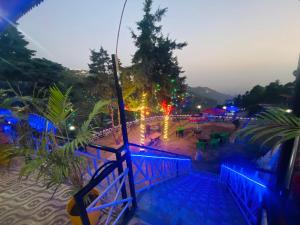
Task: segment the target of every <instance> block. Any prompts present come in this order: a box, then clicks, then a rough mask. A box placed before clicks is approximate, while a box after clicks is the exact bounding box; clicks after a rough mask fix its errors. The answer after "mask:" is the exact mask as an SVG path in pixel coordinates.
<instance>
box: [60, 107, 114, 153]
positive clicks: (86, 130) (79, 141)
mask: <svg viewBox="0 0 300 225" xmlns="http://www.w3.org/2000/svg"><path fill="white" fill-rule="evenodd" d="M108 103H109V101H98V102H97V103H96V104H95V106H94V108H93V110H92V112H91V113H90V114H89V116H88V119H87V120H86V121H85V122H83V124H82V125H81V127H80V128H79V130H78V132H77V134H76V137H75V138H74V139H73V140H72V141H70V142H68V143H66V144H65V145H64V148H65V150H66V151H67V152H69V151H74V150H76V149H78V147H79V146H84V145H86V144H88V142H89V141H90V140H91V139H92V137H93V131H94V128H92V127H91V123H92V121H93V119H94V118H95V117H96V116H97V115H98V114H99V113H101V112H103V111H105V106H106V105H107V104H108Z"/></svg>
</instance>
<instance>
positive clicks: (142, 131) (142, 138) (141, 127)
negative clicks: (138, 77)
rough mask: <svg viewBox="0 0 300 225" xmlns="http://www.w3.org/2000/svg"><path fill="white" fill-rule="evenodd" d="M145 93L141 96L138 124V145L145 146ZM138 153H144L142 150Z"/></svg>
mask: <svg viewBox="0 0 300 225" xmlns="http://www.w3.org/2000/svg"><path fill="white" fill-rule="evenodd" d="M146 96H147V94H146V93H143V94H142V102H141V115H140V116H141V123H140V135H141V136H140V145H144V144H145V111H146V110H145V108H146ZM140 151H144V148H140Z"/></svg>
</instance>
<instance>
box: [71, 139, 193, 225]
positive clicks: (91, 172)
mask: <svg viewBox="0 0 300 225" xmlns="http://www.w3.org/2000/svg"><path fill="white" fill-rule="evenodd" d="M130 147H131V148H140V147H143V149H145V150H147V152H139V151H135V150H134V149H133V150H132V151H129V149H130ZM154 153H155V154H154ZM76 154H77V155H78V156H81V157H84V158H85V159H86V173H85V176H86V179H87V180H88V182H87V185H86V186H85V187H84V188H83V189H82V190H80V191H79V192H78V193H77V194H76V195H75V196H74V199H75V202H76V204H77V206H78V208H79V209H80V216H81V219H82V222H83V224H84V225H91V221H90V219H89V216H88V215H89V213H93V212H101V215H102V216H101V219H100V223H101V224H117V223H118V222H120V220H124V218H125V217H124V215H132V212H133V211H134V209H135V208H136V204H137V203H136V197H135V196H136V194H135V193H136V192H137V193H139V192H141V191H143V190H145V189H147V188H150V187H152V186H153V185H156V184H159V183H160V182H163V181H165V180H168V179H171V178H174V177H176V176H180V175H183V174H185V173H188V172H189V171H190V170H191V159H190V158H188V157H186V156H183V155H179V154H174V153H170V152H166V151H163V150H159V149H154V148H151V147H147V146H140V145H137V144H133V143H130V144H129V146H128V149H126V148H125V147H121V148H120V149H114V148H110V147H105V146H101V145H94V144H91V145H88V146H86V147H85V148H81V149H79V150H77V151H76ZM93 189H94V190H95V189H96V190H97V192H99V195H98V197H97V198H95V199H94V200H93V201H92V202H91V203H90V204H89V205H88V206H85V205H84V198H85V197H86V196H87V195H88V194H89V193H90V192H91V191H92V190H93Z"/></svg>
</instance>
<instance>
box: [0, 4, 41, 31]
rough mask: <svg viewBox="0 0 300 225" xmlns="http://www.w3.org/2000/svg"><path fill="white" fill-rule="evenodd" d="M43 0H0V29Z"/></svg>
mask: <svg viewBox="0 0 300 225" xmlns="http://www.w3.org/2000/svg"><path fill="white" fill-rule="evenodd" d="M42 1H43V0H1V1H0V31H2V30H3V29H4V28H5V26H6V25H7V24H9V23H10V22H13V23H15V22H16V21H17V20H18V19H19V18H20V17H22V16H23V15H24V14H26V13H27V12H28V11H29V10H31V9H32V8H33V7H35V6H37V5H39V4H40V3H41V2H42Z"/></svg>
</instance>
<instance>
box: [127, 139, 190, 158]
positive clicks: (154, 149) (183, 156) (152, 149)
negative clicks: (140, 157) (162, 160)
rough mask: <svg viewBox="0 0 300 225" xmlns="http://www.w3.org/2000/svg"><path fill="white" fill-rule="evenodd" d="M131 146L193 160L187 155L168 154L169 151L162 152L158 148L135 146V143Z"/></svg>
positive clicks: (130, 144)
mask: <svg viewBox="0 0 300 225" xmlns="http://www.w3.org/2000/svg"><path fill="white" fill-rule="evenodd" d="M129 146H133V147H138V148H144V149H148V150H151V151H156V152H160V153H164V154H168V155H173V156H176V158H185V159H191V157H189V156H186V155H182V154H177V153H173V152H167V151H164V150H161V149H156V148H152V147H149V146H144V145H139V144H135V143H129Z"/></svg>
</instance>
